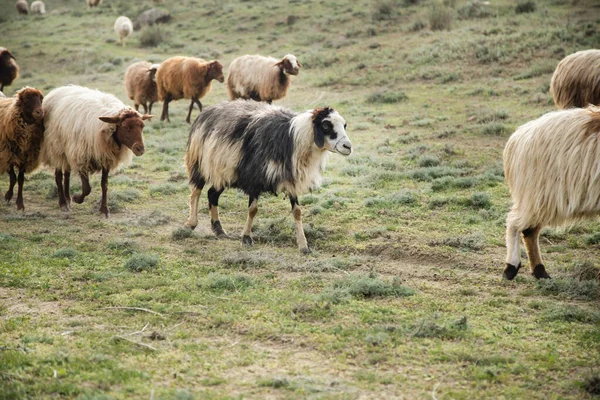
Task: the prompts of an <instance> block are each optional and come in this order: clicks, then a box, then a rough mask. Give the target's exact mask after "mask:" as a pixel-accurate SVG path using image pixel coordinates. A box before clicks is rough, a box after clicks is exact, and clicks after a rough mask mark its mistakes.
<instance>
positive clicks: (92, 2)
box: [86, 0, 102, 8]
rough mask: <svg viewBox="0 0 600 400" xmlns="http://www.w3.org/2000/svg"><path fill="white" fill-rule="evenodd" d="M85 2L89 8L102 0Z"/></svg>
mask: <svg viewBox="0 0 600 400" xmlns="http://www.w3.org/2000/svg"><path fill="white" fill-rule="evenodd" d="M86 3H87V5H88V7H89V8H92V7H98V6H99V5H100V4H101V3H102V0H86Z"/></svg>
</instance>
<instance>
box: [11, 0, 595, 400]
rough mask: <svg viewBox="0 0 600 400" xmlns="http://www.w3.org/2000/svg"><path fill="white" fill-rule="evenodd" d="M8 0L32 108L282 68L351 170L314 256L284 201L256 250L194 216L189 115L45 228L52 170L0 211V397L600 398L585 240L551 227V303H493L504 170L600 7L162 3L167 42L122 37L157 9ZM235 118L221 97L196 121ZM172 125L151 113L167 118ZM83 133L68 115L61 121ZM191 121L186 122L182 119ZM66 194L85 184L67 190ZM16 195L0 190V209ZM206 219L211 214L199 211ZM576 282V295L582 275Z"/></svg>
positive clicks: (523, 286)
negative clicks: (147, 78) (255, 67)
mask: <svg viewBox="0 0 600 400" xmlns="http://www.w3.org/2000/svg"><path fill="white" fill-rule="evenodd" d="M46 4H47V9H48V14H47V15H45V16H28V17H22V16H18V15H16V12H15V11H14V1H12V0H10V1H9V0H0V10H2V11H1V12H0V30H1V31H2V35H1V38H0V46H4V47H7V48H9V49H10V50H12V52H13V53H14V54H15V56H16V57H17V60H18V62H19V64H20V66H21V77H20V78H19V79H18V80H17V81H16V82H15V83H13V85H12V86H10V87H8V88H6V90H5V91H6V93H7V95H12V94H13V93H14V91H16V90H17V89H19V88H21V87H22V86H25V85H29V86H34V87H36V88H39V89H41V90H42V91H43V92H44V93H47V92H49V91H50V90H51V89H53V88H55V87H58V86H61V85H65V84H70V83H73V84H80V85H84V86H89V87H94V88H98V89H101V90H105V91H107V92H110V93H114V94H115V95H117V96H118V97H120V98H121V99H122V100H123V101H126V102H127V103H128V104H130V103H131V102H130V101H129V100H128V99H127V96H126V94H125V88H124V85H123V83H122V81H123V75H124V71H125V69H126V67H127V66H128V65H129V64H131V63H132V62H134V61H138V60H149V61H153V62H160V61H162V60H164V59H165V58H167V57H170V56H174V55H193V56H199V57H203V58H206V59H219V60H220V61H221V62H222V63H223V65H224V66H225V70H227V66H228V64H229V63H230V62H231V61H232V60H233V59H234V58H235V57H237V56H239V55H242V54H248V53H250V54H254V53H261V54H265V55H273V56H275V57H281V56H283V55H285V54H286V53H294V54H295V55H296V56H297V57H298V59H299V60H300V62H301V63H302V64H303V65H304V68H303V69H301V71H300V74H299V75H298V76H297V77H295V79H294V81H293V83H292V87H291V89H290V91H289V93H288V96H287V97H286V98H284V99H282V100H280V101H276V103H277V104H282V105H285V106H288V107H290V108H292V109H294V110H298V111H299V110H304V109H309V108H314V107H316V106H324V105H330V106H333V107H335V108H336V109H337V110H339V111H340V113H341V114H342V115H343V116H344V117H345V119H346V120H347V122H348V134H349V136H350V138H351V140H352V141H353V144H354V153H353V154H352V155H351V156H350V157H347V158H343V157H341V156H339V155H332V156H331V157H330V162H329V165H328V168H327V170H326V172H325V175H324V177H325V183H324V185H323V187H322V188H321V189H319V190H317V191H315V192H313V193H310V194H307V195H305V196H303V197H302V198H301V199H300V201H301V205H302V208H303V210H304V221H305V229H306V236H307V239H308V242H309V246H310V247H311V248H312V250H313V252H312V254H310V255H308V256H303V255H301V254H300V253H299V252H298V250H297V248H296V245H295V241H294V239H295V234H294V223H293V218H292V216H291V215H290V210H289V203H288V201H284V200H283V199H282V196H279V198H276V197H274V196H271V197H269V196H266V197H264V198H262V199H261V201H260V203H259V212H258V215H257V218H256V220H255V226H254V235H255V245H254V246H253V247H252V248H245V247H243V246H242V244H241V240H240V238H239V235H240V233H241V231H242V228H243V224H244V221H245V218H246V206H247V198H246V197H245V196H244V195H242V194H241V193H238V192H236V191H235V190H230V191H227V192H225V193H224V195H223V196H222V197H221V220H222V223H223V226H224V228H225V229H226V230H227V231H228V232H229V233H230V234H231V237H232V239H230V240H228V239H220V240H217V239H215V238H214V237H213V235H212V234H211V232H210V222H209V218H208V212H207V207H206V201H205V200H202V203H201V204H202V205H203V206H202V207H201V218H200V222H199V226H198V227H197V228H196V230H195V231H194V232H191V231H186V230H183V229H182V226H183V223H184V222H185V220H186V218H187V212H188V195H189V189H188V186H187V177H186V173H185V168H184V166H183V154H184V150H185V143H186V139H187V135H188V125H187V124H186V123H185V122H184V118H185V114H186V112H187V106H188V104H189V103H188V102H187V100H181V101H178V102H175V103H171V107H170V109H171V120H172V122H171V123H169V124H167V123H161V122H160V121H159V120H158V119H159V118H158V117H156V118H154V119H153V120H152V122H150V123H147V124H146V125H147V128H146V129H145V140H146V153H145V154H144V155H143V156H141V157H139V158H136V159H135V160H134V162H133V165H132V166H130V167H128V168H126V169H123V170H120V171H118V172H115V173H112V174H111V178H110V179H109V194H108V195H109V207H110V208H111V216H110V218H108V219H105V218H104V217H102V216H101V215H100V214H99V212H98V207H99V199H100V189H99V186H100V182H99V176H94V177H93V179H92V180H91V183H92V194H91V195H90V196H89V197H88V200H86V202H85V203H84V204H82V205H77V204H75V205H73V206H72V208H73V209H72V211H71V212H70V214H65V213H63V212H61V211H60V210H59V208H58V204H57V198H56V189H55V184H54V179H53V175H52V171H50V170H46V169H42V170H40V171H39V172H37V173H35V174H32V175H31V176H28V178H27V180H26V183H25V208H26V209H25V212H17V210H16V206H15V204H14V202H13V203H11V204H8V205H6V204H4V203H2V204H0V399H26V398H27V399H30V398H44V399H46V398H78V399H112V398H116V399H193V398H197V399H207V398H208V399H210V398H214V399H227V398H256V399H263V398H286V399H288V398H326V399H330V398H331V399H359V398H360V399H364V398H372V399H382V398H406V399H415V398H433V399H473V398H507V399H509V398H515V399H517V398H520V399H524V398H527V399H533V398H539V399H566V398H584V399H585V398H591V397H593V395H594V393H596V394H598V393H599V392H600V307H599V305H600V287H599V284H598V281H597V279H595V278H594V277H593V270H592V268H593V266H594V263H595V262H596V261H597V260H598V258H599V256H600V246H599V244H600V224H599V223H598V221H596V220H592V221H588V222H586V223H582V224H578V225H574V226H571V227H569V228H562V229H545V230H544V231H543V235H542V251H543V254H544V257H545V263H546V266H547V269H548V272H549V273H550V275H551V276H552V277H553V279H552V280H551V281H544V282H538V281H535V280H534V279H533V278H532V277H531V276H530V275H529V274H528V273H527V271H526V268H524V269H523V270H522V272H521V274H520V275H519V276H518V277H517V279H516V280H515V281H512V282H506V281H503V280H502V269H503V266H504V256H505V246H504V224H505V216H506V212H507V211H508V208H509V206H510V198H509V194H508V189H507V187H506V185H505V183H504V180H503V179H504V178H503V172H502V149H503V147H504V143H505V142H506V139H507V138H508V136H509V135H510V134H511V133H512V132H513V131H514V129H515V128H516V127H517V126H519V125H520V124H522V123H524V122H526V121H528V120H530V119H533V118H537V117H538V116H540V115H542V114H543V113H545V112H547V111H550V110H552V109H553V108H554V105H553V103H552V98H551V96H550V95H549V93H548V86H549V82H550V77H551V74H552V71H553V69H554V68H555V66H556V64H557V63H558V61H559V60H560V59H562V58H563V57H564V56H565V55H567V54H570V53H572V52H575V51H578V50H583V49H588V48H593V47H597V46H598V43H600V19H599V16H600V8H599V6H598V4H597V2H596V1H594V0H579V1H577V0H573V1H571V0H548V1H540V0H538V1H536V2H535V3H533V2H527V3H520V4H519V6H516V2H513V1H509V0H497V1H492V2H491V5H487V6H486V5H483V4H481V3H476V2H465V1H461V0H447V1H445V3H433V2H431V1H429V0H421V1H419V0H396V1H393V0H381V1H365V0H360V1H353V2H351V1H340V0H337V1H336V0H331V1H323V0H289V1H285V0H270V1H227V0H225V1H222V2H220V1H201V0H180V1H166V2H165V3H163V4H160V5H159V7H161V8H163V9H166V10H168V11H169V12H170V13H171V14H172V17H173V18H172V20H171V22H170V23H168V24H166V25H161V26H160V27H158V28H154V29H145V30H142V31H141V32H139V31H138V32H135V33H134V34H133V35H132V36H131V37H130V38H129V40H128V45H127V47H125V48H122V47H120V46H119V45H118V44H117V43H116V36H115V34H114V32H113V30H112V26H113V23H114V20H115V19H116V17H118V16H119V15H128V16H130V17H131V18H132V19H134V18H135V16H137V15H138V14H139V13H140V12H141V11H144V10H146V9H148V8H151V7H152V6H153V3H152V2H150V1H149V0H140V1H128V0H104V4H103V5H102V6H101V7H99V8H98V9H93V10H88V9H87V8H86V6H85V2H84V1H83V0H78V1H74V0H47V1H46ZM226 98H227V95H226V90H225V87H224V85H223V84H220V83H217V82H215V83H214V85H213V90H212V92H211V93H209V94H208V95H207V96H206V97H205V98H204V99H203V100H202V102H203V104H204V105H205V106H208V105H211V104H215V103H217V102H219V101H222V100H225V99H226ZM161 106H162V104H161V103H158V104H157V105H155V109H154V114H155V115H157V116H159V115H160V108H161ZM74 112H76V110H74ZM197 113H198V111H197V110H195V111H194V113H193V115H192V116H193V117H194V118H195V117H196V115H197ZM73 181H74V186H75V188H74V189H73V193H75V192H76V191H77V189H78V188H79V187H80V185H79V180H78V179H77V178H76V179H74V180H73ZM7 185H8V177H7V176H2V177H0V189H1V190H2V191H4V190H6V187H7ZM203 199H205V197H203ZM586 272H587V273H586Z"/></svg>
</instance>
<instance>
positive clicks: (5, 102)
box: [0, 87, 44, 210]
mask: <svg viewBox="0 0 600 400" xmlns="http://www.w3.org/2000/svg"><path fill="white" fill-rule="evenodd" d="M43 99H44V96H43V95H42V92H40V91H39V90H37V89H33V88H30V87H25V88H23V89H21V90H19V91H18V92H17V94H16V95H15V96H14V97H5V98H0V174H4V173H5V172H8V176H9V178H10V184H9V185H10V186H9V188H8V190H7V191H6V194H5V195H4V199H5V200H6V202H9V201H10V199H12V196H13V189H14V187H15V183H16V182H17V181H18V183H19V187H18V190H17V209H18V210H24V209H25V207H24V206H23V182H24V180H25V173H26V172H31V171H33V170H35V169H36V168H37V167H38V166H39V164H40V157H39V155H40V147H41V146H42V142H43V140H44V111H43V109H42V100H43ZM15 168H16V169H17V170H18V172H19V176H18V178H17V175H16V174H15Z"/></svg>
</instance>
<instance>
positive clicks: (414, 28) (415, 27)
mask: <svg viewBox="0 0 600 400" xmlns="http://www.w3.org/2000/svg"><path fill="white" fill-rule="evenodd" d="M423 29H425V24H424V23H423V21H421V20H420V19H418V20H416V21H414V22H413V23H412V25H411V26H410V28H409V30H410V31H411V32H418V31H422V30H423Z"/></svg>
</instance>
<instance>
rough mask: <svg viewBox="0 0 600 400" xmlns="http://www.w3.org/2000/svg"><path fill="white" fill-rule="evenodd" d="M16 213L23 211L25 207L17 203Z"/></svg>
mask: <svg viewBox="0 0 600 400" xmlns="http://www.w3.org/2000/svg"><path fill="white" fill-rule="evenodd" d="M17 211H25V206H24V205H23V203H20V204H19V203H17Z"/></svg>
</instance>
